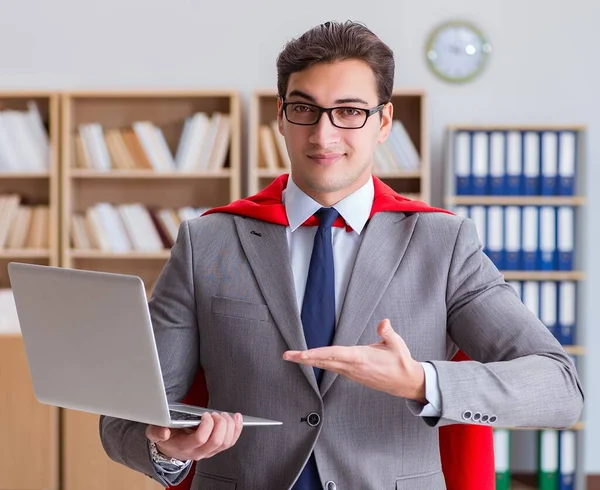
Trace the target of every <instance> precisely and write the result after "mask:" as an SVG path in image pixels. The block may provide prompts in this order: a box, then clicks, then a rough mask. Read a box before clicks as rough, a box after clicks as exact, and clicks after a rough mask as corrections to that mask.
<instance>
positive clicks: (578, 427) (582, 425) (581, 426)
mask: <svg viewBox="0 0 600 490" xmlns="http://www.w3.org/2000/svg"><path fill="white" fill-rule="evenodd" d="M499 428H502V429H508V430H515V431H522V430H539V428H537V427H499ZM564 430H576V431H582V430H585V423H584V422H577V423H576V424H575V425H573V426H571V427H568V428H567V429H564Z"/></svg>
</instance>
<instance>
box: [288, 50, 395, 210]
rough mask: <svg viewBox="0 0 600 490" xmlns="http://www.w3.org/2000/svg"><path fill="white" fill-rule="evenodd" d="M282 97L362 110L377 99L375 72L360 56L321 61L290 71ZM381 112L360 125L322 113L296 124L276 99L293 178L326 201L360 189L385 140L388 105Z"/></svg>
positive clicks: (298, 108) (301, 109)
mask: <svg viewBox="0 0 600 490" xmlns="http://www.w3.org/2000/svg"><path fill="white" fill-rule="evenodd" d="M285 102H295V103H307V104H313V105H317V106H321V107H337V106H343V107H356V108H362V109H371V108H373V107H376V106H377V105H378V103H379V101H378V100H377V85H376V81H375V75H374V74H373V71H372V70H371V68H370V67H369V65H367V64H366V63H365V62H363V61H361V60H344V61H339V62H335V63H327V64H325V63H319V64H316V65H313V66H312V67H310V68H307V69H305V70H303V71H301V72H297V73H293V74H292V75H291V76H290V79H289V83H288V87H287V93H286V97H285ZM291 109H292V108H291V107H290V108H288V110H291ZM294 110H296V111H298V112H299V113H302V112H305V111H311V110H312V109H311V108H310V107H309V106H306V107H303V106H296V108H295V109H294ZM342 114H352V112H351V111H350V112H346V111H345V112H343V113H342ZM382 116H383V117H380V115H379V113H378V114H374V115H372V116H371V117H369V118H368V119H367V122H366V124H365V125H364V126H363V127H362V128H360V129H340V128H338V127H335V126H334V125H333V124H332V123H331V120H330V119H329V117H328V115H327V114H325V113H324V114H322V116H321V118H320V119H319V121H318V122H317V123H316V124H313V125H310V126H299V125H296V124H292V123H290V122H289V121H288V120H287V119H286V118H285V115H284V114H283V111H282V102H281V101H279V103H278V123H279V131H280V132H281V133H282V134H283V135H284V136H285V140H286V144H287V148H288V152H289V154H290V159H291V163H292V170H291V172H292V177H293V179H294V182H295V183H296V184H297V185H298V186H299V187H300V188H301V189H302V190H303V191H304V192H306V193H307V194H308V195H310V196H311V197H312V198H313V199H315V200H316V201H318V202H320V203H321V204H323V205H327V206H330V205H333V204H335V203H336V202H338V201H340V200H341V199H343V198H344V197H346V196H348V195H349V194H351V193H352V192H354V191H355V190H357V189H358V188H360V187H361V186H362V185H363V184H365V182H367V180H368V179H369V178H370V175H371V169H372V163H373V154H374V152H375V148H376V146H377V144H379V143H380V142H383V141H385V139H386V138H387V136H388V134H389V132H390V128H391V122H392V105H391V104H389V103H388V104H386V105H385V106H384V108H383V109H382Z"/></svg>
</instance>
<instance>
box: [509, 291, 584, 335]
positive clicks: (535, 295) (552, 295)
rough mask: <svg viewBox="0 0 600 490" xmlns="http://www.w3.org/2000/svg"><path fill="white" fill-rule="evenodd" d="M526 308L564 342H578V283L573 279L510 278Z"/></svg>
mask: <svg viewBox="0 0 600 490" xmlns="http://www.w3.org/2000/svg"><path fill="white" fill-rule="evenodd" d="M508 283H509V284H510V285H511V286H512V287H513V288H514V290H515V291H516V293H517V295H518V296H519V297H520V298H521V301H522V302H523V304H525V306H527V308H528V309H529V310H530V311H531V312H532V313H533V314H534V315H535V316H536V317H538V318H539V319H540V320H541V321H542V323H543V324H544V325H546V327H547V328H548V330H549V331H550V332H551V333H552V335H554V337H555V338H556V339H557V340H558V341H559V342H560V343H561V344H562V345H575V344H576V343H577V342H576V335H577V284H576V283H575V282H574V281H508Z"/></svg>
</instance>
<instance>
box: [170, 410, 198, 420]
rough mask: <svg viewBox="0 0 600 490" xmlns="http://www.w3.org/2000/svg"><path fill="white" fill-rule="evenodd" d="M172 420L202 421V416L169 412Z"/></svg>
mask: <svg viewBox="0 0 600 490" xmlns="http://www.w3.org/2000/svg"><path fill="white" fill-rule="evenodd" d="M169 415H170V416H171V420H201V419H202V417H201V416H200V415H196V414H195V413H185V412H176V411H175V410H169Z"/></svg>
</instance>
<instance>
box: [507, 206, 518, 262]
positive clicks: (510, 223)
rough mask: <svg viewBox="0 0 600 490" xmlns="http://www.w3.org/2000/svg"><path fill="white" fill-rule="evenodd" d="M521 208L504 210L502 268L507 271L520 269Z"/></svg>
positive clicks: (508, 207)
mask: <svg viewBox="0 0 600 490" xmlns="http://www.w3.org/2000/svg"><path fill="white" fill-rule="evenodd" d="M521 229H522V226H521V208H520V207H519V206H506V207H505V208H504V266H505V267H506V269H508V270H512V271H516V270H520V269H521V243H522V240H521Z"/></svg>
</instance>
